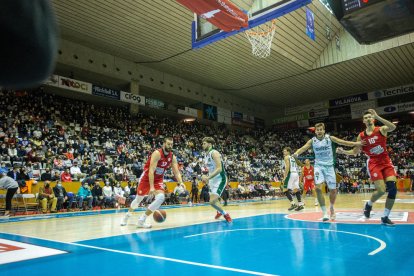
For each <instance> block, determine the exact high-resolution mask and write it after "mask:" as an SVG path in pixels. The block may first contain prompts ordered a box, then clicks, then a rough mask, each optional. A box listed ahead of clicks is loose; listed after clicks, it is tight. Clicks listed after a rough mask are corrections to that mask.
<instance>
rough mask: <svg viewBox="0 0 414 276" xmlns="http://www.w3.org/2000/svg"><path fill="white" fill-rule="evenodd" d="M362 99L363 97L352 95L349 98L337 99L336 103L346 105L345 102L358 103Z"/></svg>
mask: <svg viewBox="0 0 414 276" xmlns="http://www.w3.org/2000/svg"><path fill="white" fill-rule="evenodd" d="M360 101H362V98H361V97H351V98H347V99H341V100H335V101H334V103H335V105H344V104H350V103H356V102H360Z"/></svg>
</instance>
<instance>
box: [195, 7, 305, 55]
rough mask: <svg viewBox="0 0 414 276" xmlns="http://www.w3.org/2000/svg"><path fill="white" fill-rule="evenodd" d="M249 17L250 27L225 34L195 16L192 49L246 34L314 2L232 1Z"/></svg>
mask: <svg viewBox="0 0 414 276" xmlns="http://www.w3.org/2000/svg"><path fill="white" fill-rule="evenodd" d="M231 2H232V3H233V4H235V5H237V6H238V7H239V8H240V9H241V10H243V11H245V12H246V13H247V14H248V17H249V26H248V27H247V28H242V29H240V30H238V31H232V32H224V31H222V30H220V29H218V28H217V27H215V26H214V25H212V24H211V23H209V22H208V21H207V20H206V19H204V18H202V17H200V16H198V15H197V14H194V21H193V23H192V24H193V25H192V48H193V49H197V48H202V47H204V46H206V45H208V44H211V43H214V42H216V41H218V40H221V39H224V38H226V37H229V36H232V35H235V34H237V33H240V32H244V31H246V30H248V29H251V28H254V27H256V26H259V25H261V24H263V23H265V22H267V21H269V20H273V19H276V18H278V17H280V16H283V15H285V14H287V13H290V12H292V11H294V10H297V9H299V8H301V7H303V6H305V5H307V4H309V3H311V2H312V0H231Z"/></svg>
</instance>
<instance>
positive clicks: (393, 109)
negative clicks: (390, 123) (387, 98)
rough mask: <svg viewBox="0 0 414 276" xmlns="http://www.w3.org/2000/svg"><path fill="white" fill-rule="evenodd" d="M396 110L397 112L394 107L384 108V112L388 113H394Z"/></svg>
mask: <svg viewBox="0 0 414 276" xmlns="http://www.w3.org/2000/svg"><path fill="white" fill-rule="evenodd" d="M396 110H397V108H396V107H395V106H387V107H385V108H384V111H385V112H390V113H391V112H394V111H396Z"/></svg>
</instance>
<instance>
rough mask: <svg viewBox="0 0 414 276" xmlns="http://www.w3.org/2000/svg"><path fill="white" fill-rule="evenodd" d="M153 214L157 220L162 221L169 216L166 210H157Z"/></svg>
mask: <svg viewBox="0 0 414 276" xmlns="http://www.w3.org/2000/svg"><path fill="white" fill-rule="evenodd" d="M152 216H153V217H154V220H155V221H156V222H158V223H161V222H164V220H165V219H166V218H167V213H166V212H165V211H164V210H155V212H154V214H152Z"/></svg>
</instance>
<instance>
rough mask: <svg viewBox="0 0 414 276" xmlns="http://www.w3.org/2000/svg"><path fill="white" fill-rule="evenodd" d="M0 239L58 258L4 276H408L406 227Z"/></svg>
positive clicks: (413, 260) (266, 224)
mask: <svg viewBox="0 0 414 276" xmlns="http://www.w3.org/2000/svg"><path fill="white" fill-rule="evenodd" d="M0 239H2V240H8V241H15V242H19V243H24V244H30V245H35V246H39V247H42V248H48V249H57V250H59V251H64V252H61V253H62V254H57V255H52V256H46V257H41V258H35V259H30V260H24V261H19V262H12V263H6V264H3V265H0V275H4V276H5V275H13V276H15V275H78V274H81V275H120V274H121V275H128V274H133V275H243V274H251V275H270V274H271V275H337V276H340V275H353V276H354V275H414V254H413V253H414V225H397V226H396V227H385V226H381V225H378V224H340V223H332V224H330V223H328V224H325V223H319V222H306V221H294V220H290V219H287V218H285V215H283V214H269V215H260V216H253V217H247V218H240V219H235V220H234V222H233V224H230V225H228V224H227V223H225V222H223V221H218V222H213V223H205V224H198V225H192V226H184V227H179V228H173V229H165V230H153V231H150V232H145V233H135V234H128V235H120V236H113V237H108V238H99V239H93V240H86V241H79V242H73V243H64V242H57V241H49V240H43V239H38V238H30V237H24V236H18V235H10V234H4V233H0ZM0 244H1V242H0ZM16 252H17V251H16ZM1 258H2V253H0V261H1Z"/></svg>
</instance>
